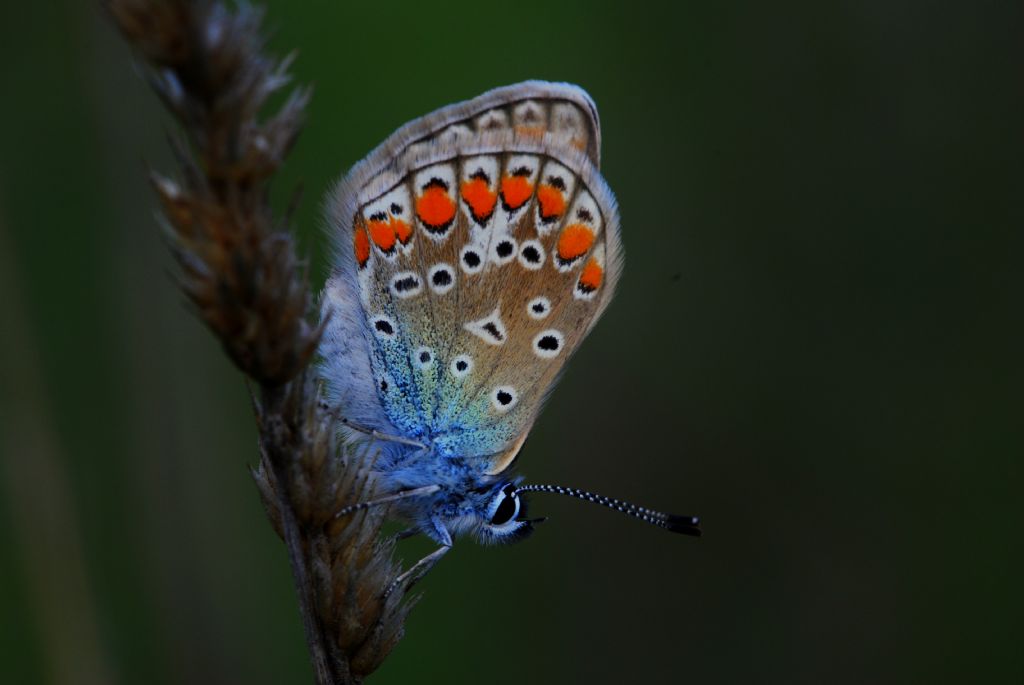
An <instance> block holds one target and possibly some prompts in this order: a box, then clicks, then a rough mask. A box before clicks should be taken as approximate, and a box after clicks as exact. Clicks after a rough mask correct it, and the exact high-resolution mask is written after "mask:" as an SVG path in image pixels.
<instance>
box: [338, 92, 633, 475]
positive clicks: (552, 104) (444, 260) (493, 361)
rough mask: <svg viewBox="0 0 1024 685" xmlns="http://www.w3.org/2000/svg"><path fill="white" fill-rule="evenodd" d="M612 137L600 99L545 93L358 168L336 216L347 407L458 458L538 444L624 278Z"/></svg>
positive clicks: (485, 110) (397, 139) (507, 101)
mask: <svg viewBox="0 0 1024 685" xmlns="http://www.w3.org/2000/svg"><path fill="white" fill-rule="evenodd" d="M599 141H600V131H599V126H598V120H597V113H596V109H595V108H594V105H593V103H592V102H591V100H590V98H589V97H588V96H587V95H586V94H585V93H584V92H583V91H582V90H580V89H579V88H576V87H575V86H570V85H566V84H548V83H542V82H527V83H523V84H518V85H515V86H509V87H506V88H501V89H497V90H495V91H491V92H489V93H485V94H484V95H482V96H480V97H478V98H476V99H474V100H471V101H469V102H466V103H461V104H458V105H452V106H450V107H447V108H444V109H442V110H439V111H438V112H435V113H433V114H430V115H428V116H426V117H423V118H422V119H418V120H416V121H414V122H412V123H410V124H408V125H406V126H404V127H402V128H401V129H399V130H398V131H397V132H396V133H395V134H393V135H392V136H391V137H390V138H389V139H388V140H387V141H385V142H384V143H383V144H382V145H381V146H380V147H379V148H377V150H375V151H374V152H373V153H371V154H370V156H369V157H367V159H366V160H364V161H363V162H361V163H360V164H359V165H357V166H356V167H355V168H353V170H352V171H351V172H350V173H349V175H348V176H346V178H345V179H344V180H343V181H342V182H341V183H340V184H339V186H338V187H337V189H336V190H335V191H334V192H333V193H332V195H331V198H330V207H329V220H330V222H331V230H332V232H333V233H334V234H335V237H336V239H337V241H336V249H337V253H338V254H337V258H336V261H335V272H334V275H333V276H332V278H331V281H330V282H329V283H328V287H327V290H326V292H325V297H324V303H323V306H324V309H325V312H327V311H329V312H330V316H331V317H332V318H331V319H330V320H329V324H328V329H327V332H326V335H325V342H324V345H323V347H322V352H323V357H324V367H323V368H324V378H325V382H326V384H327V388H328V392H329V397H330V399H331V401H332V402H334V403H336V404H337V405H338V406H340V407H341V408H342V410H343V411H345V412H346V414H347V415H348V416H349V418H351V419H352V420H354V421H356V422H361V423H364V424H365V425H368V426H370V427H373V428H376V429H378V430H381V431H385V432H395V433H397V434H400V435H402V436H405V437H409V438H412V439H415V440H419V441H421V442H424V443H425V444H430V445H431V446H432V447H433V448H434V449H435V451H436V453H438V454H439V455H442V456H451V457H470V456H483V455H495V454H501V453H506V454H507V453H508V448H509V447H510V446H511V445H513V444H515V445H518V444H521V438H522V437H523V436H524V435H525V432H526V431H528V430H529V428H530V426H531V425H532V423H533V421H534V419H535V418H536V415H537V412H538V411H539V409H540V406H541V404H542V402H543V399H544V395H545V394H546V393H547V391H548V390H549V389H550V388H551V387H552V386H553V384H554V382H555V380H556V379H557V376H558V373H559V371H560V370H561V368H562V366H563V365H564V363H565V361H566V360H567V359H568V357H569V356H570V355H571V353H572V352H573V351H574V350H575V349H576V347H577V346H578V345H579V344H580V342H581V341H582V339H583V338H584V337H585V336H586V334H587V333H588V332H589V330H590V328H591V327H592V326H593V325H594V323H596V321H597V319H598V317H599V316H600V314H601V312H602V311H603V309H604V307H605V306H606V305H607V304H608V301H609V299H610V297H611V295H612V292H613V289H614V285H615V282H616V280H617V278H618V274H619V270H620V267H621V254H622V250H621V244H620V240H619V225H618V223H619V222H618V214H617V210H616V206H615V200H614V198H613V196H612V194H611V192H610V191H609V189H608V187H607V185H606V184H605V182H604V180H603V179H602V178H601V176H600V174H599V172H598V167H597V164H598V150H599ZM511 456H512V455H510V456H508V457H507V459H506V460H505V463H500V464H496V469H497V470H500V468H503V467H504V466H505V465H507V461H508V460H511Z"/></svg>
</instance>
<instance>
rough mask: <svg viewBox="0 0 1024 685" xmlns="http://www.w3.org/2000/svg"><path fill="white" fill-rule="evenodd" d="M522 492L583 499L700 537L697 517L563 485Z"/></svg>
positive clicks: (531, 487)
mask: <svg viewBox="0 0 1024 685" xmlns="http://www.w3.org/2000/svg"><path fill="white" fill-rule="evenodd" d="M520 492H553V493H555V494H558V495H568V496H569V497H576V498H577V499H583V500H586V501H588V502H593V503H594V504H600V505H601V506H604V507H608V508H609V509H614V510H615V511H619V512H622V513H623V514H627V515H629V516H632V517H633V518H638V519H640V520H641V521H646V522H647V523H650V524H651V525H652V526H658V527H659V528H664V529H665V530H668V531H671V532H673V533H682V534H683V535H693V536H696V537H700V519H699V518H697V517H696V516H678V515H676V514H666V513H663V512H660V511H654V510H653V509H647V508H646V507H641V506H638V505H636V504H630V503H629V502H623V501H621V500H617V499H612V498H611V497H605V496H604V495H597V494H595V493H593V492H587V491H586V490H578V489H577V488H563V487H562V486H561V485H524V486H522V487H519V488H516V493H520Z"/></svg>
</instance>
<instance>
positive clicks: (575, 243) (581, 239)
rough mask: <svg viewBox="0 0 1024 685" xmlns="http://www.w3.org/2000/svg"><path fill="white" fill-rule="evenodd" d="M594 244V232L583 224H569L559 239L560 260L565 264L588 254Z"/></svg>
mask: <svg viewBox="0 0 1024 685" xmlns="http://www.w3.org/2000/svg"><path fill="white" fill-rule="evenodd" d="M593 244H594V232H593V231H592V230H591V229H590V228H589V227H588V226H585V225H583V224H569V225H568V226H566V227H565V230H564V231H562V235H561V236H559V237H558V258H559V259H561V260H562V261H565V262H571V261H572V260H574V259H577V258H579V257H582V256H583V255H584V254H586V252H587V250H589V249H590V246H591V245H593Z"/></svg>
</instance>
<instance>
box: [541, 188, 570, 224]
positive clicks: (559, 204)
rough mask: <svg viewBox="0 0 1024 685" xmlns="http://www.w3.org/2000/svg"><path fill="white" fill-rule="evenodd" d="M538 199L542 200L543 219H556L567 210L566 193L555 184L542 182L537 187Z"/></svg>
mask: <svg viewBox="0 0 1024 685" xmlns="http://www.w3.org/2000/svg"><path fill="white" fill-rule="evenodd" d="M537 199H538V200H539V201H540V218H541V219H555V218H557V217H560V216H562V212H564V211H565V195H563V194H562V191H561V190H559V189H558V188H555V187H554V186H549V185H548V184H546V183H542V184H541V185H540V187H538V188H537Z"/></svg>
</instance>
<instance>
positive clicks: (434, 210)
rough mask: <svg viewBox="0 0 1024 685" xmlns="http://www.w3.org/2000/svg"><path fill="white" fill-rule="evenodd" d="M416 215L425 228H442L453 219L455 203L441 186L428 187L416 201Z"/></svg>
mask: <svg viewBox="0 0 1024 685" xmlns="http://www.w3.org/2000/svg"><path fill="white" fill-rule="evenodd" d="M416 215H417V216H419V218H420V221H422V222H423V223H425V224H426V225H427V226H431V227H435V228H436V227H438V226H444V225H445V224H447V223H448V222H449V221H451V220H452V219H454V218H455V202H454V201H453V200H452V199H451V197H449V196H448V191H447V190H445V189H444V188H442V187H441V186H430V187H429V188H427V189H426V190H424V191H423V194H422V195H420V197H419V199H418V200H416Z"/></svg>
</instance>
